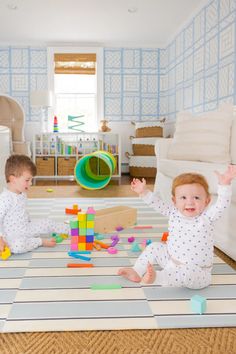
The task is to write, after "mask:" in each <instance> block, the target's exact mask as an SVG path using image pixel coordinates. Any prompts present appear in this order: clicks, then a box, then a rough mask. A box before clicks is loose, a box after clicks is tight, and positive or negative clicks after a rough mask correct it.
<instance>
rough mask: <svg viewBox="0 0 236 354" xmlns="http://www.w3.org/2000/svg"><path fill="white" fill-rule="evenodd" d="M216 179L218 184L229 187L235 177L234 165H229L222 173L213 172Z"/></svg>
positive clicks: (235, 169)
mask: <svg viewBox="0 0 236 354" xmlns="http://www.w3.org/2000/svg"><path fill="white" fill-rule="evenodd" d="M215 173H216V175H217V177H218V183H219V184H221V185H229V184H231V182H232V180H233V179H234V178H235V177H236V165H229V166H228V168H227V170H226V171H225V172H224V173H219V172H218V171H215Z"/></svg>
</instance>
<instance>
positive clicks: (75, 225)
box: [70, 220, 79, 229]
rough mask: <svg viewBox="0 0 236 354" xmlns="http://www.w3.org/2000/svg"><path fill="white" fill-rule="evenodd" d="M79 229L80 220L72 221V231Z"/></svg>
mask: <svg viewBox="0 0 236 354" xmlns="http://www.w3.org/2000/svg"><path fill="white" fill-rule="evenodd" d="M78 227H79V222H78V220H70V228H71V229H78Z"/></svg>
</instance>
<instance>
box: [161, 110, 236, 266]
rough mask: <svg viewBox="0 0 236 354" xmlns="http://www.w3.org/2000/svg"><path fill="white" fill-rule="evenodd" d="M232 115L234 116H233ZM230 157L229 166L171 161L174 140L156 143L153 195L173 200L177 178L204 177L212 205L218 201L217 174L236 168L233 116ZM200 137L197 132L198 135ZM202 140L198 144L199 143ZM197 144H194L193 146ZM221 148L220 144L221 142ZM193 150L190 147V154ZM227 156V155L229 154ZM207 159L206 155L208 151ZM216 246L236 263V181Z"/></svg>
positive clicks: (217, 233)
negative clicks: (173, 184)
mask: <svg viewBox="0 0 236 354" xmlns="http://www.w3.org/2000/svg"><path fill="white" fill-rule="evenodd" d="M232 115H233V113H232ZM230 127H231V129H230V137H229V139H228V140H230V144H229V151H228V152H229V157H230V161H229V162H228V161H226V162H224V163H223V162H222V163H220V162H207V161H205V162H202V161H191V160H189V159H188V160H187V159H182V160H180V159H173V158H170V150H171V149H173V142H174V139H175V135H174V138H171V139H159V140H158V141H157V142H156V146H155V152H156V156H157V176H156V181H155V186H154V192H158V193H160V195H161V197H162V198H163V199H164V200H168V201H170V199H171V184H172V180H173V178H174V177H176V176H177V175H178V174H181V173H185V172H196V173H201V174H202V175H204V176H205V177H206V179H207V180H208V183H209V187H210V193H211V195H212V201H214V200H215V199H216V193H217V178H216V175H215V173H214V171H215V170H218V171H221V172H223V171H225V169H226V168H227V166H228V164H229V163H232V164H236V117H235V116H233V123H232V125H230ZM196 134H197V132H196ZM200 140H201V139H200V137H199V143H200ZM193 144H194V142H193ZM219 144H220V142H219ZM191 147H192V146H189V150H191ZM228 152H227V153H228ZM206 155H207V151H206ZM215 246H216V247H217V248H219V249H220V250H221V251H223V252H224V253H226V254H227V255H228V256H230V257H231V258H233V259H234V260H236V181H235V180H234V181H233V195H232V202H231V206H230V208H229V210H227V211H226V212H225V214H224V217H223V218H221V219H220V220H219V221H218V222H217V224H216V228H215Z"/></svg>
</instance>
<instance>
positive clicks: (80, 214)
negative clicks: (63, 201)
mask: <svg viewBox="0 0 236 354" xmlns="http://www.w3.org/2000/svg"><path fill="white" fill-rule="evenodd" d="M78 220H79V221H86V214H84V213H78Z"/></svg>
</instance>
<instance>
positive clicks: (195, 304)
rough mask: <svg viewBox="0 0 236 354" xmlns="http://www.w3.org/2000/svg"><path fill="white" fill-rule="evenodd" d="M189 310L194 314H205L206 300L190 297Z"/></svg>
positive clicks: (195, 296) (197, 296) (198, 296)
mask: <svg viewBox="0 0 236 354" xmlns="http://www.w3.org/2000/svg"><path fill="white" fill-rule="evenodd" d="M191 309H192V311H193V312H195V313H199V314H200V315H202V314H203V313H204V312H206V298H205V297H203V296H200V295H194V296H192V297H191Z"/></svg>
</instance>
